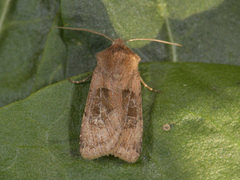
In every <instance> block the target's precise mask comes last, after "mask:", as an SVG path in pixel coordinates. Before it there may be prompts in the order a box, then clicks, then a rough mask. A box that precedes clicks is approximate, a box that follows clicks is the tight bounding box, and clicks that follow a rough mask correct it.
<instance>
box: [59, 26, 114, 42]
mask: <svg viewBox="0 0 240 180" xmlns="http://www.w3.org/2000/svg"><path fill="white" fill-rule="evenodd" d="M57 28H59V29H69V30H76V31H86V32H91V33H94V34H98V35H100V36H103V37H105V38H107V39H108V40H110V41H112V42H113V39H111V38H110V37H108V36H106V35H105V34H102V33H99V32H96V31H93V30H89V29H83V28H72V27H57Z"/></svg>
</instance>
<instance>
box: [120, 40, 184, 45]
mask: <svg viewBox="0 0 240 180" xmlns="http://www.w3.org/2000/svg"><path fill="white" fill-rule="evenodd" d="M128 41H129V42H130V41H155V42H160V43H165V44H171V45H175V46H182V45H181V44H177V43H172V42H168V41H163V40H159V39H145V38H137V39H128V40H125V41H124V42H128Z"/></svg>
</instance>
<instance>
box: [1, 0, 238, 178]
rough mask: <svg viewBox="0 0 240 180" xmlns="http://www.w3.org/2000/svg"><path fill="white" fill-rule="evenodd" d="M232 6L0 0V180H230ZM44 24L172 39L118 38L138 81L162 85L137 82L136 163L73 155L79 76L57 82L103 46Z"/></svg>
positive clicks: (89, 62) (234, 59)
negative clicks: (140, 122)
mask: <svg viewBox="0 0 240 180" xmlns="http://www.w3.org/2000/svg"><path fill="white" fill-rule="evenodd" d="M239 9H240V1H237V0H203V1H194V0H181V1H175V0H165V1H163V0H154V1H149V0H141V1H139V0H129V1H116V0H102V1H99V0H62V1H60V0H38V1H35V0H34V1H28V0H15V1H13V0H0V106H1V109H0V137H1V139H0V153H1V155H0V162H1V163H0V178H1V179H36V178H39V179H46V178H50V179H80V178H85V179H86V178H88V179H96V178H98V179H111V178H115V179H120V178H124V179H154V178H158V179H237V178H239V177H240V168H239V167H240V166H239V162H240V153H239V152H240V145H239V143H240V140H239V139H240V135H239V130H240V123H239V120H240V118H239V115H240V110H239V109H240V101H239V98H240V93H239V92H240V91H239V90H240V67H239V65H240V58H239V57H240V51H239V49H240V44H239V42H240V36H239V32H240V31H239V29H240V11H239ZM56 26H66V27H79V28H87V29H92V30H95V31H98V32H100V33H104V34H106V35H107V36H109V37H111V38H122V39H129V38H158V39H162V40H167V41H172V42H177V43H180V44H182V45H183V46H182V47H175V46H170V45H165V44H160V43H156V42H143V41H139V42H131V43H130V42H129V43H127V45H128V46H129V47H130V48H131V49H133V51H134V52H136V53H137V54H138V55H139V56H140V57H141V58H142V62H143V63H141V64H140V67H139V70H140V73H141V75H142V78H143V79H144V80H145V81H146V82H147V84H148V85H150V86H151V87H153V88H155V89H158V90H161V91H162V93H161V94H155V93H153V92H150V91H148V90H146V89H145V88H143V91H142V96H143V112H144V114H143V116H144V137H143V151H142V154H141V157H140V159H139V161H138V162H137V163H135V164H128V163H126V162H123V161H121V160H119V159H117V158H114V157H103V158H100V159H97V160H93V161H86V160H83V159H82V158H81V156H80V154H79V149H78V143H79V133H80V125H81V118H82V113H83V110H84V106H85V103H86V96H87V93H88V88H89V82H86V83H83V84H80V85H74V84H72V83H69V82H68V81H67V80H65V79H67V78H69V77H72V76H75V75H79V74H82V73H87V72H89V71H93V69H94V67H95V65H96V59H95V54H96V53H97V52H99V51H101V50H103V49H105V48H107V47H108V46H109V45H110V44H111V42H110V41H108V40H106V39H105V38H103V37H101V36H98V35H95V34H91V33H88V32H78V31H69V30H61V29H57V28H56ZM86 76H87V74H82V75H80V76H79V77H76V78H75V79H79V80H80V79H82V78H84V77H86ZM62 80H64V81H62ZM51 84H53V85H51ZM164 124H172V128H171V130H170V131H168V132H166V131H163V129H162V126H163V125H164Z"/></svg>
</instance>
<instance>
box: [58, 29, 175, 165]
mask: <svg viewBox="0 0 240 180" xmlns="http://www.w3.org/2000/svg"><path fill="white" fill-rule="evenodd" d="M58 28H62V29H71V30H80V31H87V32H91V33H95V34H98V35H101V36H104V37H106V38H107V39H109V40H111V41H112V45H111V46H110V47H109V48H107V49H105V50H103V51H101V52H99V53H98V54H97V55H96V58H97V66H96V68H95V70H94V72H93V74H91V75H90V76H92V80H91V84H90V89H89V93H88V97H87V102H86V106H85V110H84V115H83V119H82V125H81V133H80V153H81V155H82V157H83V158H84V159H95V158H99V157H101V156H106V155H114V156H115V157H119V158H120V159H122V160H124V161H127V162H129V163H134V162H136V161H137V160H138V158H139V156H140V152H141V147H142V135H143V116H142V97H141V82H142V83H143V85H144V86H145V87H147V88H149V89H150V90H152V91H155V90H153V89H152V88H150V87H148V86H147V85H146V84H145V83H144V81H143V80H142V78H141V77H140V74H139V71H138V63H139V61H140V57H139V56H138V55H137V54H135V53H134V52H133V51H132V50H131V49H129V48H128V47H127V46H125V45H124V42H126V41H122V40H121V39H116V40H112V39H111V38H109V37H107V36H106V35H104V34H101V33H98V32H95V31H92V30H88V29H81V28H69V27H58ZM135 40H147V41H157V42H163V43H167V44H173V45H179V44H175V43H169V42H166V41H161V40H157V39H130V40H127V41H135ZM90 76H89V77H90ZM89 77H87V78H85V79H83V80H81V81H72V80H70V81H71V82H73V83H81V82H84V81H86V80H87V79H88V78H89ZM155 92H156V91H155Z"/></svg>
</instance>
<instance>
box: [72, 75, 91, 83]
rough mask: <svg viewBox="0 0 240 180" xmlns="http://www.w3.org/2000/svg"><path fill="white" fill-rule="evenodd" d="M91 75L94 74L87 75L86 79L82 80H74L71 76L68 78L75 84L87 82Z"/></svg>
mask: <svg viewBox="0 0 240 180" xmlns="http://www.w3.org/2000/svg"><path fill="white" fill-rule="evenodd" d="M91 76H92V74H90V75H89V76H88V77H86V78H84V79H82V80H80V81H73V80H71V79H70V78H69V79H68V80H69V81H70V82H72V83H74V84H80V83H82V82H85V81H86V80H88V79H89V78H90V77H91Z"/></svg>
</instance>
